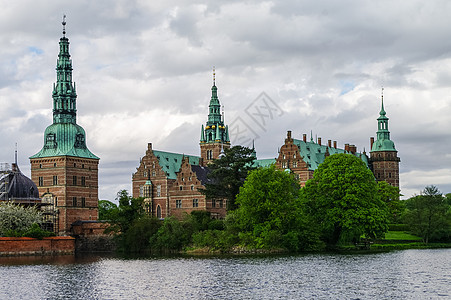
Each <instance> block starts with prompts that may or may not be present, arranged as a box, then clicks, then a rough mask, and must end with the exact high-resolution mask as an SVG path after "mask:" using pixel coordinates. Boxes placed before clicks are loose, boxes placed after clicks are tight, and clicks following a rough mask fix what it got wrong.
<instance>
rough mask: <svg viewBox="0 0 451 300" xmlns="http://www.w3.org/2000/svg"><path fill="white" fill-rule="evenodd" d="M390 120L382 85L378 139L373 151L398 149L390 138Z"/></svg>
mask: <svg viewBox="0 0 451 300" xmlns="http://www.w3.org/2000/svg"><path fill="white" fill-rule="evenodd" d="M388 120H389V119H388V117H387V116H386V112H385V109H384V88H383V87H382V93H381V111H380V112H379V118H377V133H376V135H377V139H376V141H375V142H374V143H373V147H372V148H371V151H396V149H395V144H394V143H393V141H391V140H390V131H389V130H388Z"/></svg>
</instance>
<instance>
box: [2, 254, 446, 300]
mask: <svg viewBox="0 0 451 300" xmlns="http://www.w3.org/2000/svg"><path fill="white" fill-rule="evenodd" d="M0 278H1V281H0V282H1V283H0V285H1V290H0V299H400V298H402V299H450V298H451V249H440V250H405V251H394V252H389V253H378V254H363V255H361V254H359V255H342V254H308V255H297V256H234V257H172V258H161V257H160V258H149V259H121V258H114V257H77V258H75V257H58V258H53V259H50V258H42V259H41V258H0Z"/></svg>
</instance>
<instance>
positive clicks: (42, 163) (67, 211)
mask: <svg viewBox="0 0 451 300" xmlns="http://www.w3.org/2000/svg"><path fill="white" fill-rule="evenodd" d="M98 164H99V160H97V159H88V158H78V157H71V156H57V157H46V158H35V159H31V179H32V180H33V181H34V183H36V185H37V186H38V190H39V195H40V197H42V196H43V195H44V194H46V193H49V194H52V195H53V197H54V198H55V197H56V198H57V202H56V208H57V209H58V211H59V226H58V228H59V232H60V234H66V233H68V232H69V230H70V226H71V224H72V223H73V222H74V221H77V220H97V218H98V202H99V196H98ZM53 176H57V178H58V182H57V184H56V185H54V184H53V183H54V182H53ZM74 176H75V177H76V178H75V181H74ZM40 177H41V178H42V181H43V182H42V184H40V180H39V178H40ZM82 178H83V179H82ZM83 181H84V182H83ZM74 197H76V199H77V203H76V206H74V205H73V204H74V203H73V198H74ZM82 198H84V199H85V202H84V206H83V202H82Z"/></svg>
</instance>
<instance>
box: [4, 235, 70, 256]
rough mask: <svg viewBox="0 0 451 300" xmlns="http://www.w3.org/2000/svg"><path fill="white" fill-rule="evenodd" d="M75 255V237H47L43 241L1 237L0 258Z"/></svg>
mask: <svg viewBox="0 0 451 300" xmlns="http://www.w3.org/2000/svg"><path fill="white" fill-rule="evenodd" d="M74 253H75V239H74V238H73V237H68V236H60V237H47V238H43V239H42V240H39V239H34V238H27V237H0V256H20V255H67V254H72V255H73V254H74Z"/></svg>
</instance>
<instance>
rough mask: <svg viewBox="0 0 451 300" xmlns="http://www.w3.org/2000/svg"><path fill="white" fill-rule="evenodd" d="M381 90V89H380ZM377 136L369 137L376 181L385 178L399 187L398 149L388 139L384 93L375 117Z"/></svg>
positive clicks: (371, 160)
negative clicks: (377, 115)
mask: <svg viewBox="0 0 451 300" xmlns="http://www.w3.org/2000/svg"><path fill="white" fill-rule="evenodd" d="M382 91H383V89H382ZM377 124H378V130H377V138H376V141H374V138H371V145H370V146H371V151H370V163H371V166H372V170H373V174H374V176H375V177H376V180H377V181H382V180H385V181H386V182H387V183H389V184H390V185H392V186H396V187H399V162H400V161H401V160H400V158H399V157H398V151H396V149H395V143H393V141H392V140H390V131H388V118H387V116H386V112H385V110H384V95H383V94H382V106H381V111H380V113H379V118H377Z"/></svg>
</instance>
